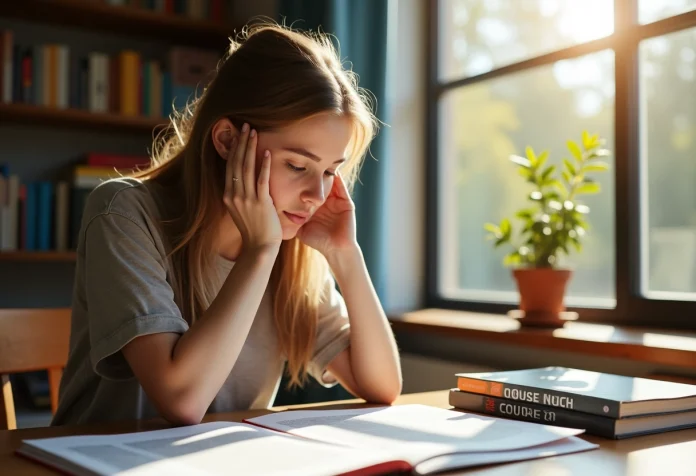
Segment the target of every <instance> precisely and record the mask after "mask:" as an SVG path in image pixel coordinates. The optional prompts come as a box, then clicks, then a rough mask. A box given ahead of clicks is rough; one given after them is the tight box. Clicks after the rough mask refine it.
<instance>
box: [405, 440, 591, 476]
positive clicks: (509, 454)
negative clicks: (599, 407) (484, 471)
mask: <svg viewBox="0 0 696 476" xmlns="http://www.w3.org/2000/svg"><path fill="white" fill-rule="evenodd" d="M597 448H599V445H595V444H593V443H588V442H587V441H585V440H581V439H580V438H578V437H577V436H570V437H568V438H563V439H562V440H558V441H552V442H551V443H547V444H545V445H540V446H533V447H531V448H523V449H520V450H511V451H495V452H489V453H458V454H453V455H446V456H436V457H434V458H431V459H429V460H426V461H424V462H423V463H420V464H418V465H416V467H415V471H414V473H415V474H418V475H427V474H432V473H435V472H438V471H446V470H448V469H455V468H456V469H462V468H470V467H473V466H482V465H486V464H497V463H510V462H513V461H525V460H530V459H536V458H548V457H551V456H558V455H564V454H569V453H579V452H581V451H589V450H594V449H597Z"/></svg>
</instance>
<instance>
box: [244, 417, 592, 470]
mask: <svg viewBox="0 0 696 476" xmlns="http://www.w3.org/2000/svg"><path fill="white" fill-rule="evenodd" d="M247 421H249V422H251V423H255V424H258V425H261V426H265V427H267V428H273V429H277V430H280V431H285V432H288V433H291V434H295V435H299V436H304V437H306V438H311V439H314V440H318V441H325V442H328V443H334V444H339V445H345V446H349V447H354V448H368V449H374V448H379V449H384V450H388V451H390V452H392V453H393V454H394V455H395V457H399V458H404V459H406V460H407V461H409V462H410V463H411V464H413V465H415V464H417V463H419V462H421V461H423V460H425V459H426V458H431V457H433V456H439V455H442V454H448V453H454V452H481V451H507V450H515V449H520V448H528V447H530V446H537V445H541V444H545V443H549V442H551V441H557V440H560V439H562V438H565V437H568V436H573V435H578V434H581V433H583V432H584V430H577V429H573V428H562V427H556V426H546V425H539V424H536V423H527V422H523V421H515V420H506V419H502V418H494V417H489V416H481V415H475V414H471V413H464V412H460V411H454V410H445V409H442V408H435V407H430V406H426V405H399V406H392V407H377V408H361V409H355V410H297V411H287V412H279V413H273V414H269V415H264V416H260V417H256V418H251V419H249V420H247Z"/></svg>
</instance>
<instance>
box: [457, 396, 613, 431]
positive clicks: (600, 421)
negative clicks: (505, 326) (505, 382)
mask: <svg viewBox="0 0 696 476" xmlns="http://www.w3.org/2000/svg"><path fill="white" fill-rule="evenodd" d="M449 404H450V405H452V406H453V407H455V408H459V409H461V410H467V411H472V412H477V413H486V414H489V415H493V416H496V417H502V418H509V419H512V420H521V421H529V422H532V423H541V424H543V425H552V426H562V427H567V428H579V429H584V430H585V431H586V432H587V433H588V434H590V435H596V436H601V437H603V438H613V439H616V438H617V437H618V435H617V434H616V421H615V420H614V419H612V418H607V417H601V416H597V415H590V414H587V413H581V412H577V411H572V410H563V409H557V408H552V407H546V406H544V405H539V404H536V403H526V402H518V401H514V400H506V399H503V398H496V397H489V396H487V395H480V394H476V393H468V392H462V391H455V390H453V391H450V394H449Z"/></svg>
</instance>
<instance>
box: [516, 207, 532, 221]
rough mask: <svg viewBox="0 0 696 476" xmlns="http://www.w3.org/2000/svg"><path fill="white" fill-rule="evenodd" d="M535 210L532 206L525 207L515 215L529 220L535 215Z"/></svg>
mask: <svg viewBox="0 0 696 476" xmlns="http://www.w3.org/2000/svg"><path fill="white" fill-rule="evenodd" d="M534 212H535V210H533V209H531V208H525V209H522V210H520V211H518V212H517V213H516V214H515V216H516V217H517V218H520V219H522V220H529V219H530V218H532V217H533V216H534Z"/></svg>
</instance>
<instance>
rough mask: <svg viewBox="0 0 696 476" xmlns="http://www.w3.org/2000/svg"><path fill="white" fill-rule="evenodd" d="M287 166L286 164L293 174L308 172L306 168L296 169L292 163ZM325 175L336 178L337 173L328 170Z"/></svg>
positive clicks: (287, 163)
mask: <svg viewBox="0 0 696 476" xmlns="http://www.w3.org/2000/svg"><path fill="white" fill-rule="evenodd" d="M285 164H286V165H287V166H288V168H289V169H290V170H292V171H293V172H304V171H305V170H307V168H306V167H296V166H294V165H292V164H291V163H290V162H286V163H285ZM324 175H327V176H329V177H334V176H335V175H336V173H335V172H331V171H330V170H327V171H325V172H324Z"/></svg>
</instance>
